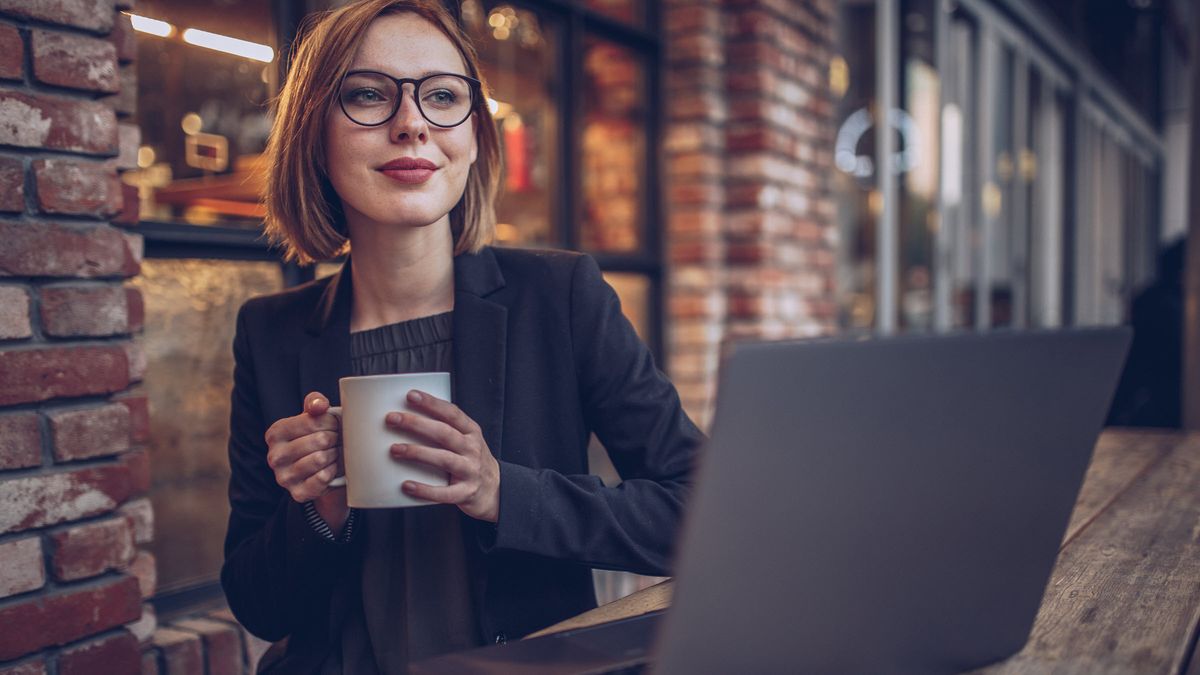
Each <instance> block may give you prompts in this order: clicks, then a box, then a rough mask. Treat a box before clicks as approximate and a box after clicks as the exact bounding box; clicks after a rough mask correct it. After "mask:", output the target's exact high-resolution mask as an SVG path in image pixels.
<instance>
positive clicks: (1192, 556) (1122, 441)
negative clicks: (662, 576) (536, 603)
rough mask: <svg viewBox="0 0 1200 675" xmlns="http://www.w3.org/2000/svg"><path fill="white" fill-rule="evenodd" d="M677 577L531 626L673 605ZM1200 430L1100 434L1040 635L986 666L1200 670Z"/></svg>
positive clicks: (575, 624) (1195, 674)
mask: <svg viewBox="0 0 1200 675" xmlns="http://www.w3.org/2000/svg"><path fill="white" fill-rule="evenodd" d="M670 602H671V582H670V581H665V582H663V583H661V584H658V585H657V586H653V587H651V588H647V589H645V590H643V591H639V592H638V593H634V594H633V595H630V596H628V597H626V598H622V599H620V600H618V601H616V602H613V603H610V604H608V605H605V606H603V607H600V608H598V609H595V610H592V611H590V612H587V613H585V614H581V615H579V616H577V617H574V618H572V619H568V620H567V621H564V622H562V623H559V624H556V625H554V626H551V627H549V628H547V629H545V630H543V631H540V632H538V633H535V634H534V635H531V636H530V637H535V636H539V635H546V634H549V633H554V632H558V631H561V630H567V629H573V628H581V627H584V626H590V625H594V624H598V623H603V622H606V621H612V620H614V619H620V618H626V617H631V616H637V615H639V614H644V613H646V612H650V611H653V610H657V609H663V608H665V607H667V606H669V605H670ZM1198 631H1200V434H1182V433H1170V432H1146V431H1130V430H1109V431H1106V432H1105V433H1104V434H1102V435H1101V437H1100V441H1099V442H1098V443H1097V445H1096V451H1095V455H1094V456H1093V458H1092V464H1091V466H1090V467H1089V468H1088V473H1087V476H1086V478H1085V479H1084V483H1083V489H1082V490H1081V491H1080V494H1079V500H1078V501H1077V502H1076V504H1075V511H1074V512H1073V513H1072V515H1071V522H1070V524H1069V525H1068V527H1067V534H1066V536H1065V537H1064V538H1063V543H1062V547H1061V548H1060V549H1059V555H1058V561H1057V562H1056V563H1055V566H1054V572H1053V574H1052V575H1051V577H1050V583H1049V585H1048V586H1047V588H1046V594H1045V596H1044V597H1043V598H1042V606H1041V609H1040V610H1039V611H1038V616H1037V620H1036V622H1035V623H1034V626H1033V634H1032V635H1031V636H1030V638H1029V642H1028V643H1027V644H1026V645H1025V648H1024V649H1023V650H1021V652H1020V653H1018V654H1016V655H1014V656H1013V657H1012V658H1010V659H1008V660H1006V661H1003V662H1001V663H999V664H996V665H994V666H990V667H988V668H984V669H981V670H978V671H974V672H975V673H976V674H980V675H982V674H986V675H1000V674H1007V673H1048V672H1054V673H1081V674H1082V673H1087V674H1089V675H1092V674H1102V673H1113V674H1116V673H1121V674H1126V673H1164V674H1165V673H1170V674H1171V675H1176V674H1178V675H1200V647H1198V645H1197V633H1198Z"/></svg>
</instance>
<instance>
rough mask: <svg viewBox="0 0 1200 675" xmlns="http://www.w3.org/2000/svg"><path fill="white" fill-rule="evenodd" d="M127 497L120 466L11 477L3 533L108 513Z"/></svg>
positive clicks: (1, 512) (0, 513) (1, 514)
mask: <svg viewBox="0 0 1200 675" xmlns="http://www.w3.org/2000/svg"><path fill="white" fill-rule="evenodd" d="M128 497H129V472H128V470H126V469H125V467H122V466H119V465H107V466H100V467H93V468H88V469H79V470H76V471H64V472H59V473H47V474H40V475H36V476H27V477H22V478H9V479H8V480H6V481H5V482H4V508H3V509H0V534H3V533H6V532H19V531H22V530H28V529H30V528H32V527H44V526H46V525H55V524H57V523H63V522H67V521H70V520H79V519H80V518H87V517H88V516H94V515H98V514H101V513H106V512H108V511H112V510H113V509H114V508H116V506H117V505H118V504H120V503H121V502H123V501H125V500H126V499H127V498H128ZM0 625H4V623H3V622H2V621H0ZM2 632H3V631H0V633H2Z"/></svg>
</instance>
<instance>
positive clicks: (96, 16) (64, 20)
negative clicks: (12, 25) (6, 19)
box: [0, 0, 113, 33]
mask: <svg viewBox="0 0 1200 675" xmlns="http://www.w3.org/2000/svg"><path fill="white" fill-rule="evenodd" d="M0 12H5V13H7V14H13V15H16V16H21V17H27V18H30V19H39V20H41V21H46V22H48V23H56V24H60V25H63V26H73V27H75V28H84V29H87V30H93V31H96V32H98V33H107V32H108V31H109V30H111V29H112V21H113V0H40V1H39V0H33V1H32V2H31V1H30V0H0Z"/></svg>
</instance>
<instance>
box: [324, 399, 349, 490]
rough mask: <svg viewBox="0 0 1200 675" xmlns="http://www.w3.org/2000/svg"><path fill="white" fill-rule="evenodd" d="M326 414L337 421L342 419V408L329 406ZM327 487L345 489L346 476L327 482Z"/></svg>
mask: <svg viewBox="0 0 1200 675" xmlns="http://www.w3.org/2000/svg"><path fill="white" fill-rule="evenodd" d="M327 412H329V414H331V415H336V416H337V418H338V419H339V420H340V419H341V418H342V406H340V405H333V406H329V410H328V411H327ZM329 487H346V476H345V475H342V476H337V477H335V478H334V479H333V480H331V481H329Z"/></svg>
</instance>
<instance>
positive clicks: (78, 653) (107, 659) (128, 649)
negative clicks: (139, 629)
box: [58, 629, 142, 675]
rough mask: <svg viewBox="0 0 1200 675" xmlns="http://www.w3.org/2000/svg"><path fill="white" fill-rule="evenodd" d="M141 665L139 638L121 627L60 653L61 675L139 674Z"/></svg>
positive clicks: (59, 670) (59, 672) (59, 671)
mask: <svg viewBox="0 0 1200 675" xmlns="http://www.w3.org/2000/svg"><path fill="white" fill-rule="evenodd" d="M141 664H142V654H141V651H140V649H139V648H138V642H137V638H135V637H134V636H133V634H132V633H130V632H129V631H127V630H124V629H121V630H119V631H117V632H116V633H113V634H111V635H107V636H105V637H102V638H100V639H98V640H91V641H89V642H85V643H83V644H81V645H78V646H75V647H71V648H70V649H64V650H63V651H62V653H61V654H59V656H58V675H92V674H93V673H137V672H139V671H140V670H141V667H142V665H141Z"/></svg>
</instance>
